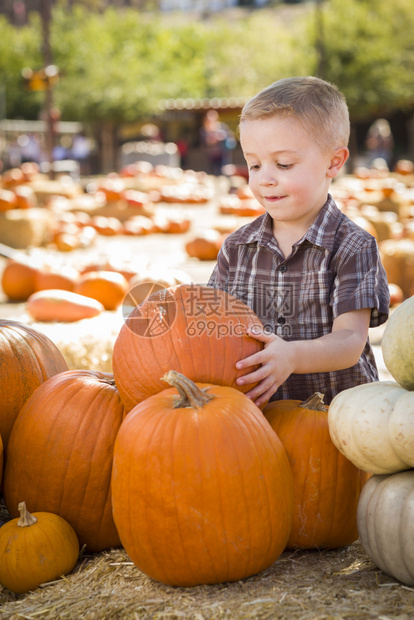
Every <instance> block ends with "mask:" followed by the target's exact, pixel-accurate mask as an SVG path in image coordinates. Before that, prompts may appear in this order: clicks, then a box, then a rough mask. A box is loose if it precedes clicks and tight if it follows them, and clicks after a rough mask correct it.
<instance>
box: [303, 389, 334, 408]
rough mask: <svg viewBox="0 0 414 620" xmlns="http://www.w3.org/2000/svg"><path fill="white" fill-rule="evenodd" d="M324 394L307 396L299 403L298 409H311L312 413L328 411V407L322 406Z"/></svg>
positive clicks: (317, 393) (316, 393) (318, 393)
mask: <svg viewBox="0 0 414 620" xmlns="http://www.w3.org/2000/svg"><path fill="white" fill-rule="evenodd" d="M324 398H325V395H324V394H321V393H320V392H315V393H314V394H312V396H309V398H307V399H306V400H304V401H303V402H302V403H300V405H299V407H303V408H304V409H311V410H312V411H328V407H327V406H326V405H324V404H323V399H324Z"/></svg>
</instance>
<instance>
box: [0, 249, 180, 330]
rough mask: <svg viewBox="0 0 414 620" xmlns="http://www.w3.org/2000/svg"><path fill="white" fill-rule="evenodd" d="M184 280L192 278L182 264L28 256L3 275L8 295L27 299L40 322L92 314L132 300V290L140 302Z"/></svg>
mask: <svg viewBox="0 0 414 620" xmlns="http://www.w3.org/2000/svg"><path fill="white" fill-rule="evenodd" d="M185 282H187V283H188V282H190V277H189V275H188V274H187V273H186V272H185V271H183V270H179V269H166V270H164V271H163V273H162V274H160V273H159V272H158V271H156V270H155V269H142V268H141V269H140V268H139V267H138V266H136V267H134V266H133V265H132V264H125V263H124V262H123V261H122V260H117V259H108V260H103V261H102V262H98V263H96V262H92V263H90V262H86V263H85V264H84V265H83V266H81V267H79V269H78V268H76V267H74V266H73V265H68V264H66V265H58V264H57V265H56V264H55V265H54V264H52V263H51V262H50V261H43V260H42V261H40V260H39V261H37V262H36V259H31V258H30V257H28V258H26V257H25V256H24V255H21V257H19V259H18V260H15V259H9V260H7V261H6V264H5V266H4V269H3V272H2V274H1V279H0V283H1V288H2V290H3V293H4V294H5V296H6V298H7V300H8V301H9V302H22V301H25V302H26V304H25V308H26V310H27V313H28V314H29V316H30V317H31V318H32V319H34V320H35V321H40V322H47V321H61V322H73V321H78V320H81V319H86V318H93V317H95V316H98V315H99V314H101V313H102V312H103V311H105V310H108V311H113V310H117V309H118V308H119V306H120V305H121V304H122V303H123V302H125V303H128V299H126V296H128V294H129V297H130V296H131V295H132V294H133V295H134V300H135V301H134V305H137V304H138V303H140V302H141V301H142V300H143V299H144V298H145V297H146V295H147V294H148V291H149V287H151V288H152V290H158V289H161V288H165V287H168V286H173V285H175V284H182V283H185ZM132 292H133V293H132Z"/></svg>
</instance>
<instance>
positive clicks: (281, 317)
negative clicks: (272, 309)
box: [277, 316, 286, 325]
mask: <svg viewBox="0 0 414 620" xmlns="http://www.w3.org/2000/svg"><path fill="white" fill-rule="evenodd" d="M277 322H278V323H279V325H284V324H285V323H286V319H285V317H284V316H279V317H278V318H277Z"/></svg>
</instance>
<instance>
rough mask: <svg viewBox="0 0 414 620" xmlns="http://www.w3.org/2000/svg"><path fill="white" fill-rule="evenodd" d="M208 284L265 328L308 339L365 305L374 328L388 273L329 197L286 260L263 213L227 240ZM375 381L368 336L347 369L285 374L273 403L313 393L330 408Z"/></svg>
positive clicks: (380, 317) (385, 301) (382, 312)
mask: <svg viewBox="0 0 414 620" xmlns="http://www.w3.org/2000/svg"><path fill="white" fill-rule="evenodd" d="M208 286H212V287H214V288H219V289H222V290H224V291H227V292H228V293H230V294H231V295H234V296H235V297H237V298H238V299H240V300H241V301H243V302H244V303H245V304H247V305H248V306H250V308H252V309H253V310H254V312H255V313H256V314H257V316H258V317H259V318H260V320H261V321H262V323H263V325H264V326H265V329H266V331H270V332H271V333H274V334H277V335H278V336H280V337H281V338H283V339H285V340H311V339H314V338H319V337H321V336H323V335H325V334H329V333H330V332H331V331H332V323H333V320H334V319H335V317H337V316H339V315H340V314H343V313H345V312H350V311H352V310H359V309H362V308H371V323H370V327H376V326H378V325H381V324H382V323H384V322H385V321H386V320H387V317H388V311H389V290H388V282H387V276H386V273H385V270H384V268H383V266H382V264H381V260H380V256H379V251H378V246H377V242H376V240H375V238H374V237H373V236H372V235H370V234H369V233H367V232H366V231H364V230H363V229H362V228H360V227H359V226H357V225H356V224H354V223H353V222H352V221H351V220H350V219H349V218H348V217H347V216H346V215H344V214H343V213H342V212H341V211H340V209H339V208H338V207H337V206H336V204H335V202H334V200H333V198H332V197H331V196H330V195H329V196H328V200H327V202H326V203H325V205H324V206H323V208H322V209H321V211H320V212H319V214H318V216H317V217H316V219H315V221H314V223H313V224H312V225H311V226H310V228H309V229H308V231H307V232H306V234H305V235H304V236H303V237H302V239H300V240H299V241H298V242H296V243H295V244H294V245H293V247H292V252H291V254H290V255H289V256H287V257H286V258H285V257H284V256H283V254H282V253H281V251H280V249H279V246H278V244H277V241H276V239H275V237H274V235H273V231H272V218H271V217H270V216H269V214H267V213H265V214H264V215H262V216H260V217H258V218H257V219H255V220H254V221H253V222H251V223H249V224H247V225H245V226H243V227H241V228H240V229H239V230H237V231H235V232H234V233H232V234H231V235H229V236H228V237H227V238H226V239H225V241H224V243H223V245H222V247H221V250H220V252H219V255H218V258H217V264H216V266H215V268H214V271H213V273H212V275H211V277H210V279H209V282H208ZM338 355H341V352H340V351H338ZM377 380H378V371H377V367H376V363H375V358H374V354H373V351H372V348H371V346H370V344H369V340H368V339H367V342H366V345H365V348H364V351H363V353H362V355H361V357H360V359H359V361H358V363H357V364H356V365H355V366H353V367H352V368H347V369H344V370H338V371H332V372H325V373H311V374H306V375H296V374H292V375H291V376H290V377H289V378H288V379H287V381H285V383H284V384H283V385H282V386H280V388H279V389H278V390H277V392H276V393H275V394H274V396H273V397H272V400H275V399H285V398H291V399H300V400H304V399H305V398H307V397H308V396H310V395H311V394H313V393H314V392H316V391H318V392H322V393H323V394H325V403H326V404H329V403H330V402H331V400H332V398H333V397H334V396H335V395H336V394H338V393H339V392H341V391H342V390H345V389H347V388H350V387H353V386H355V385H358V384H360V383H369V382H371V381H377Z"/></svg>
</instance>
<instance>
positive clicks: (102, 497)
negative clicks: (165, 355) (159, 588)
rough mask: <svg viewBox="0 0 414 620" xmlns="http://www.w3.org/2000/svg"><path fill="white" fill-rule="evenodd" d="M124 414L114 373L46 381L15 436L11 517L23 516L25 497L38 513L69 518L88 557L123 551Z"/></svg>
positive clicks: (9, 472)
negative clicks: (116, 516)
mask: <svg viewBox="0 0 414 620" xmlns="http://www.w3.org/2000/svg"><path fill="white" fill-rule="evenodd" d="M123 415H124V410H123V407H122V404H121V401H120V399H119V395H118V391H117V389H116V387H115V385H114V381H113V376H112V375H110V374H109V373H101V372H98V371H92V370H73V371H67V372H63V373H60V374H59V375H56V376H55V377H52V378H51V379H49V380H48V381H46V382H45V383H43V384H42V385H41V386H40V387H39V388H38V389H37V390H36V392H35V393H33V394H32V396H31V397H30V398H29V400H28V401H27V402H26V404H25V406H24V407H23V409H22V410H21V412H20V415H19V416H18V419H17V420H16V423H15V425H14V427H13V430H12V433H11V435H10V441H9V450H8V453H7V457H6V465H5V469H4V478H3V486H4V498H5V502H6V506H7V509H8V511H9V513H10V514H11V515H12V516H17V514H16V506H17V505H18V503H19V502H18V498H22V497H24V498H25V500H26V501H27V504H28V505H29V506H30V507H31V509H32V510H34V511H37V512H53V513H55V514H57V515H59V516H61V517H63V518H64V519H66V521H68V523H70V525H71V526H72V527H73V529H74V530H75V532H76V534H77V535H78V538H79V542H80V544H81V545H82V544H86V546H87V550H88V551H101V550H102V549H106V548H109V547H113V546H117V545H119V537H118V534H117V531H116V528H115V525H114V522H113V518H112V509H111V495H110V479H111V470H112V453H113V446H114V441H115V437H116V434H117V432H118V429H119V426H120V425H121V421H122V419H123Z"/></svg>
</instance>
